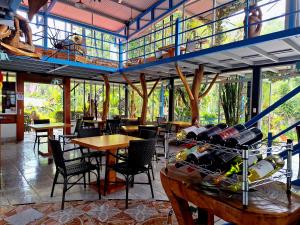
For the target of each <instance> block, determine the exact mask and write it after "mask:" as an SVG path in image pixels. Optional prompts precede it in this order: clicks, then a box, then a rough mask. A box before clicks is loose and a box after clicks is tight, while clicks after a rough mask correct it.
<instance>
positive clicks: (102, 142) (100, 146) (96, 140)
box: [71, 134, 141, 194]
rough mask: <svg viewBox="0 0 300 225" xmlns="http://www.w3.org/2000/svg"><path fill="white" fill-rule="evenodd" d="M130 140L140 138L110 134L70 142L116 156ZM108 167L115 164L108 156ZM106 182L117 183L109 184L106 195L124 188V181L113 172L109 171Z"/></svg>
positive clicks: (102, 183)
mask: <svg viewBox="0 0 300 225" xmlns="http://www.w3.org/2000/svg"><path fill="white" fill-rule="evenodd" d="M132 140H141V138H137V137H132V136H127V135H122V134H112V135H103V136H96V137H87V138H75V139H72V140H71V142H72V143H74V144H78V145H79V146H82V147H85V148H90V149H92V150H97V151H110V152H111V153H112V154H114V155H115V154H116V153H117V151H118V149H124V148H128V146H129V142H130V141H132ZM107 157H108V159H107V161H106V162H107V163H108V165H113V164H115V163H116V158H115V157H113V156H111V155H108V156H107ZM108 180H109V181H110V182H118V183H109V185H108V187H107V193H108V194H109V193H112V192H115V191H118V190H122V189H124V188H125V181H124V180H122V179H120V178H118V177H117V174H116V172H115V171H113V170H109V173H108ZM101 186H102V188H101V190H102V191H103V190H104V188H103V187H104V180H102V181H101Z"/></svg>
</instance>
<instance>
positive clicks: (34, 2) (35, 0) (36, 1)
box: [28, 0, 48, 20]
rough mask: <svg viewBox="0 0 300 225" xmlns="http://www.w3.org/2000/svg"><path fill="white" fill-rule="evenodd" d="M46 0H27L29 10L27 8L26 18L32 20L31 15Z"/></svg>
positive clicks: (46, 0)
mask: <svg viewBox="0 0 300 225" xmlns="http://www.w3.org/2000/svg"><path fill="white" fill-rule="evenodd" d="M47 2H48V0H28V5H29V10H28V19H29V20H32V18H33V16H34V15H35V14H36V13H37V12H38V11H39V10H40V8H42V7H43V6H44V5H45V4H47Z"/></svg>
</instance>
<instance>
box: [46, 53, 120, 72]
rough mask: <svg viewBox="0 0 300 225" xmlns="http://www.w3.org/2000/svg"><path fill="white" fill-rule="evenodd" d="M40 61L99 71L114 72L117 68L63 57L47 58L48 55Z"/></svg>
mask: <svg viewBox="0 0 300 225" xmlns="http://www.w3.org/2000/svg"><path fill="white" fill-rule="evenodd" d="M42 61H45V62H49V63H55V64H60V65H69V66H75V67H81V68H85V69H94V70H99V72H101V71H104V72H111V73H115V72H117V70H118V69H116V68H111V67H106V66H99V65H95V64H86V63H81V62H74V61H69V60H65V59H57V58H48V56H43V58H42Z"/></svg>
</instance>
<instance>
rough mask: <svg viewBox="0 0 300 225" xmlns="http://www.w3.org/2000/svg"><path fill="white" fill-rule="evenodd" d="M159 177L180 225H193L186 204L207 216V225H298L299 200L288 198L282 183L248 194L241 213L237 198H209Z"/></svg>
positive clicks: (234, 195)
mask: <svg viewBox="0 0 300 225" xmlns="http://www.w3.org/2000/svg"><path fill="white" fill-rule="evenodd" d="M160 177H161V182H162V185H163V187H164V189H165V192H166V194H167V196H168V198H169V200H170V202H171V204H172V207H173V210H174V212H175V214H176V218H177V220H178V223H179V224H180V225H192V224H194V222H193V218H192V215H191V213H190V211H189V205H188V202H191V203H193V204H195V205H196V206H197V207H199V208H201V209H203V210H204V211H206V212H207V218H208V223H207V224H208V225H213V224H214V215H216V216H218V217H220V218H221V219H223V220H226V221H229V222H232V223H234V224H238V225H298V224H300V196H299V195H296V194H294V193H291V194H287V192H286V185H285V184H284V183H281V182H273V183H270V184H265V185H262V186H259V187H257V191H254V192H249V205H248V208H247V209H244V208H243V206H242V200H241V198H242V197H241V195H240V194H233V195H227V196H226V197H225V196H224V197H220V196H213V195H208V194H206V193H204V192H203V191H201V190H200V189H198V188H197V187H196V186H193V185H190V184H187V183H185V182H183V181H181V180H180V179H176V178H175V177H174V176H172V178H171V177H169V176H167V172H166V171H165V169H162V170H161V172H160Z"/></svg>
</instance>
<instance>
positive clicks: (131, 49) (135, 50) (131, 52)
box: [122, 0, 299, 64]
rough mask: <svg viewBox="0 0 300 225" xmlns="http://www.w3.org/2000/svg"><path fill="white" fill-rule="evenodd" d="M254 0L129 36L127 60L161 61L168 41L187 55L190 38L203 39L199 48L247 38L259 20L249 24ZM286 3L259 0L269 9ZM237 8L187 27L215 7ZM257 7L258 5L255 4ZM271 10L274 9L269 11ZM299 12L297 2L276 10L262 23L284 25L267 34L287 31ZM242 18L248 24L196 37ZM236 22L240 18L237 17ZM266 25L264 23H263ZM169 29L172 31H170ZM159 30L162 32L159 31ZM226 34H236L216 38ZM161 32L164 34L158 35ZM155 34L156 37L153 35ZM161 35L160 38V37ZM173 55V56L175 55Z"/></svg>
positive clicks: (191, 39) (238, 2)
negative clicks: (226, 13)
mask: <svg viewBox="0 0 300 225" xmlns="http://www.w3.org/2000/svg"><path fill="white" fill-rule="evenodd" d="M250 2H251V1H250V0H246V1H244V2H242V1H239V0H233V1H230V2H228V3H225V4H223V5H219V6H217V7H215V8H212V9H209V10H207V11H205V12H202V13H199V14H197V15H193V16H191V17H188V18H185V19H177V20H175V21H171V22H170V23H169V24H168V25H167V26H165V27H162V28H160V29H157V30H154V31H152V32H149V33H147V34H146V35H143V36H140V37H138V38H135V39H133V40H129V41H127V42H125V43H123V48H122V49H123V51H122V54H123V61H122V63H123V64H126V63H127V62H130V61H139V63H141V62H143V63H147V59H149V61H148V62H152V61H153V60H155V61H157V60H158V61H159V59H157V58H155V54H156V53H157V52H159V51H161V50H159V48H161V47H164V46H166V45H173V46H172V47H173V48H175V51H174V53H175V56H177V55H183V54H186V53H187V52H184V51H182V49H184V47H186V46H187V44H188V43H189V42H191V41H192V42H203V44H202V46H201V48H198V49H197V50H195V51H201V50H202V49H205V48H211V47H215V46H219V45H223V44H228V43H230V42H236V41H240V40H244V39H248V37H247V34H248V29H249V27H251V26H255V25H258V23H251V24H248V20H247V18H248V17H249V13H250V11H251V10H250ZM279 2H280V3H285V1H283V0H271V1H268V2H266V1H259V2H258V6H256V7H260V8H264V9H266V7H269V8H270V9H272V7H273V6H274V4H277V3H279ZM237 4H238V6H237V7H236V8H237V9H236V11H233V12H230V13H229V14H228V15H225V16H224V17H222V18H218V19H216V20H212V21H208V22H206V23H204V24H201V25H198V26H196V27H193V28H187V27H186V26H185V24H187V23H189V22H191V21H192V20H193V19H194V18H201V17H204V16H205V15H207V14H209V13H210V14H212V13H214V12H215V11H218V10H222V9H228V8H231V7H234V6H235V5H237ZM284 5H285V4H284ZM254 9H255V7H254ZM269 14H270V13H269ZM297 14H299V10H296V9H295V7H294V5H291V6H290V9H287V10H286V11H285V12H284V13H282V14H280V15H278V13H277V12H274V13H273V14H272V15H271V16H269V18H264V17H263V20H262V21H261V22H260V23H261V24H266V23H270V22H273V21H275V20H280V21H281V27H280V28H279V30H278V29H277V30H270V31H267V30H263V31H262V33H263V34H267V32H271V33H273V32H276V31H283V30H287V29H290V28H295V27H296V25H297V24H296V23H290V21H294V20H295V18H296V15H297ZM239 17H241V18H240V20H241V21H240V23H243V20H244V18H245V25H236V26H231V27H230V26H227V28H226V30H222V31H216V32H213V31H206V35H201V37H193V38H190V37H191V36H195V35H194V33H197V32H202V33H205V32H204V31H203V30H205V29H206V30H209V29H210V28H211V27H213V26H217V25H218V24H219V23H228V24H230V23H231V20H236V18H239ZM284 20H288V21H289V24H288V25H286V24H285V22H284ZM235 22H236V21H235ZM263 29H264V26H263ZM167 33H168V34H167ZM158 34H159V35H158ZM222 35H232V36H233V37H232V38H231V39H227V40H225V41H223V42H222V43H216V42H215V41H214V40H216V39H217V38H218V37H220V36H222ZM158 36H160V37H158ZM153 37H154V38H153ZM156 37H158V38H156ZM171 57H172V56H171Z"/></svg>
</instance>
